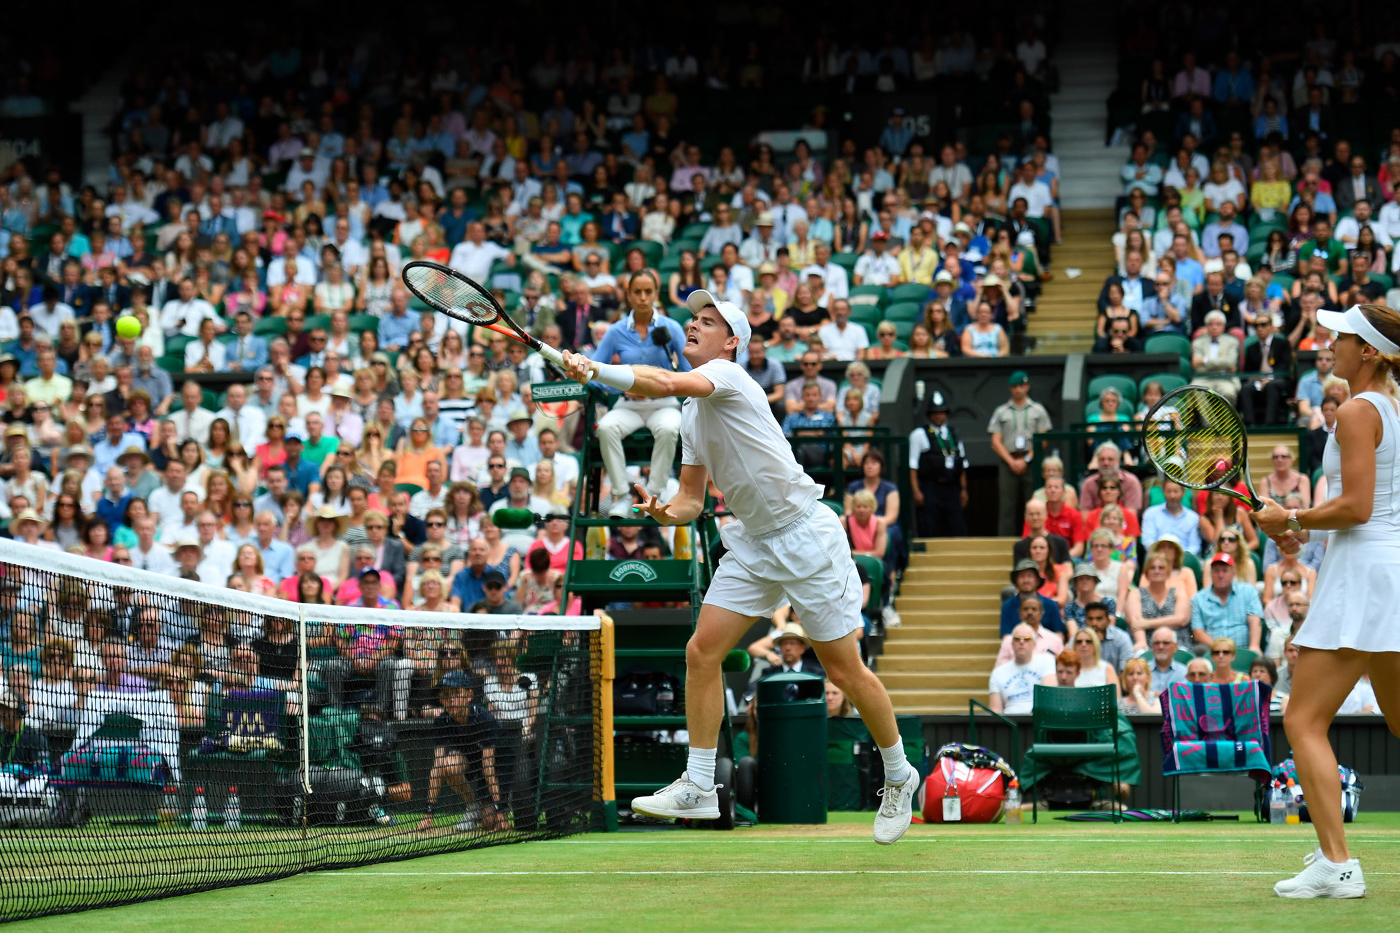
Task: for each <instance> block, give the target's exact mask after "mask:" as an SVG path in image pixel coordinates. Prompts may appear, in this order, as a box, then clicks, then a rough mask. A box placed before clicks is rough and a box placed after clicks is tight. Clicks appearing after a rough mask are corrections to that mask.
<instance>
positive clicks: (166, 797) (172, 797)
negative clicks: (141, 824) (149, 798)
mask: <svg viewBox="0 0 1400 933" xmlns="http://www.w3.org/2000/svg"><path fill="white" fill-rule="evenodd" d="M179 818H180V795H179V791H178V790H177V789H176V787H175V785H174V784H167V785H165V787H164V789H162V790H161V795H160V806H159V807H157V808H156V822H157V823H158V824H159V825H161V826H169V825H170V824H171V823H174V822H175V821H176V820H178V819H179Z"/></svg>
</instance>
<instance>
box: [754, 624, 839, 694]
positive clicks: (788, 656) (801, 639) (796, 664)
mask: <svg viewBox="0 0 1400 933" xmlns="http://www.w3.org/2000/svg"><path fill="white" fill-rule="evenodd" d="M811 647H812V643H811V642H810V641H808V640H807V632H806V630H804V629H803V628H802V626H801V625H799V624H798V623H796V622H789V623H787V624H786V625H784V626H783V627H782V628H781V629H780V630H779V631H778V634H776V635H774V636H773V648H774V650H775V651H776V652H777V654H778V657H779V660H778V661H776V662H772V661H770V666H769V668H768V669H767V670H766V671H764V672H763V674H762V675H761V676H760V677H759V678H758V679H759V680H767V679H768V678H769V677H776V676H777V675H778V674H815V675H817V676H818V677H825V676H826V672H825V671H824V670H822V666H821V664H820V663H819V662H818V661H817V659H816V657H815V656H811V655H810V654H809V650H808V649H810V648H811Z"/></svg>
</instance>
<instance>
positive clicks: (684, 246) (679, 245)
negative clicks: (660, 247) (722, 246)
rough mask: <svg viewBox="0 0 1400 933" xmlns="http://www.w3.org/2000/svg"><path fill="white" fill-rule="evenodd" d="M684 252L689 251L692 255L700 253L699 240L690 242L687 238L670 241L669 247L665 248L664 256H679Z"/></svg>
mask: <svg viewBox="0 0 1400 933" xmlns="http://www.w3.org/2000/svg"><path fill="white" fill-rule="evenodd" d="M686 250H690V251H691V252H692V253H698V252H700V240H699V239H698V238H697V239H694V240H692V239H690V238H689V237H677V238H676V239H674V240H672V241H671V245H670V246H668V247H666V255H667V256H679V255H680V254H681V253H684V252H685V251H686Z"/></svg>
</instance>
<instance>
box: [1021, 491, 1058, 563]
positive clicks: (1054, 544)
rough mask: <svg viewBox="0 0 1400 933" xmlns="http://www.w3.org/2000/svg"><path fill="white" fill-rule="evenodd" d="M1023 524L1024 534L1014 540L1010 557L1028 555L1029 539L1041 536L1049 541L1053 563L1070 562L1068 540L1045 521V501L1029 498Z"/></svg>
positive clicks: (1023, 558) (1046, 517) (1048, 517)
mask: <svg viewBox="0 0 1400 933" xmlns="http://www.w3.org/2000/svg"><path fill="white" fill-rule="evenodd" d="M1023 514H1024V515H1025V517H1026V520H1025V524H1024V525H1023V526H1022V529H1021V530H1022V531H1023V532H1024V536H1023V537H1022V538H1021V540H1020V541H1017V542H1016V546H1015V547H1013V548H1012V549H1011V553H1012V558H1013V559H1014V560H1017V561H1021V560H1025V559H1026V558H1027V557H1030V556H1031V555H1030V543H1031V539H1032V538H1034V537H1036V536H1042V537H1044V538H1045V539H1046V540H1048V541H1049V542H1050V550H1051V553H1052V554H1053V555H1054V558H1055V563H1057V564H1068V563H1070V555H1069V541H1067V540H1065V538H1063V537H1061V536H1060V535H1057V534H1055V533H1054V532H1053V531H1051V530H1050V528H1049V526H1048V525H1047V522H1048V521H1049V519H1050V513H1049V512H1048V511H1047V510H1046V507H1045V503H1044V502H1041V501H1040V500H1039V499H1031V500H1030V501H1028V502H1027V503H1026V511H1025V512H1024V513H1023Z"/></svg>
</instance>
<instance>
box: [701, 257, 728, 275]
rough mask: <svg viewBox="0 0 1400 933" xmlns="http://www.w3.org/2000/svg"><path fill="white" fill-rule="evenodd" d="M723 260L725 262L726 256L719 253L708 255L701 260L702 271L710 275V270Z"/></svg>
mask: <svg viewBox="0 0 1400 933" xmlns="http://www.w3.org/2000/svg"><path fill="white" fill-rule="evenodd" d="M722 262H724V257H723V256H721V255H719V254H718V253H714V254H711V255H709V256H706V257H705V258H704V259H702V260H700V271H701V272H704V273H705V274H706V275H709V274H710V270H711V269H713V268H714V267H715V266H717V265H719V264H720V263H722Z"/></svg>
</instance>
